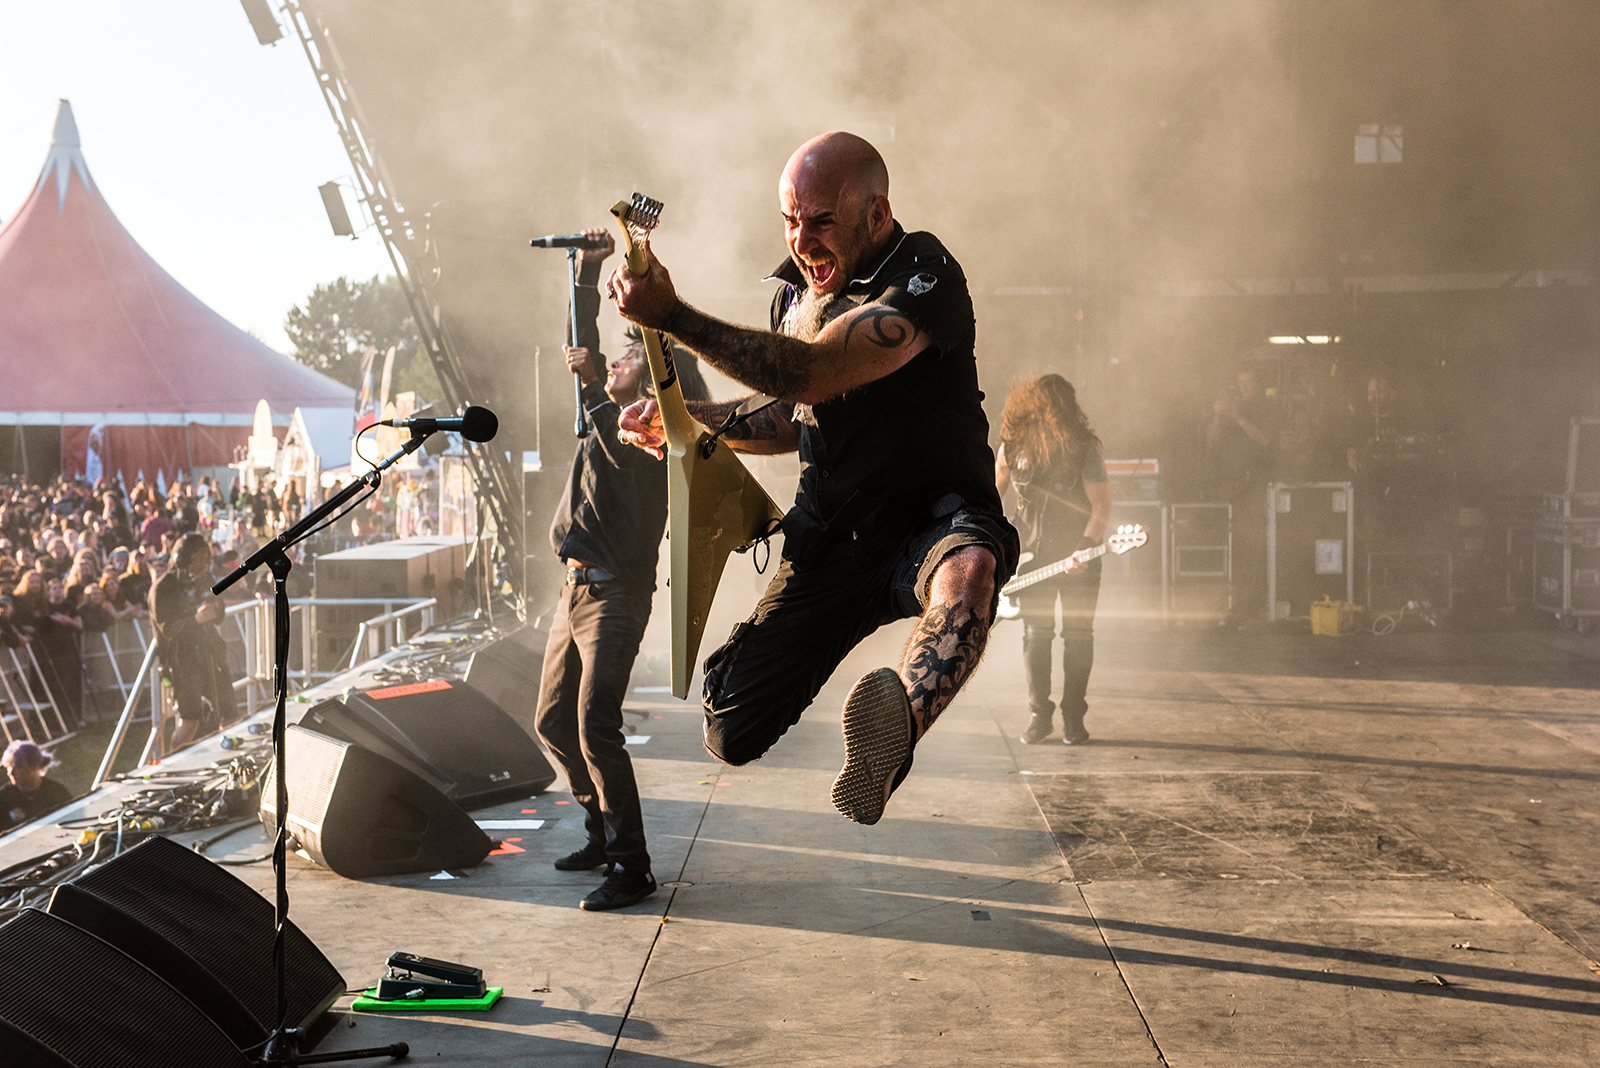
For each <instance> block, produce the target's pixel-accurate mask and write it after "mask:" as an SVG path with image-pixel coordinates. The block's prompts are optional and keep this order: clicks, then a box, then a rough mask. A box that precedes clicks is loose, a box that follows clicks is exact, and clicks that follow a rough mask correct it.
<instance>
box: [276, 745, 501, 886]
mask: <svg viewBox="0 0 1600 1068" xmlns="http://www.w3.org/2000/svg"><path fill="white" fill-rule="evenodd" d="M284 762H285V767H286V768H287V778H288V784H289V813H288V819H287V824H288V828H289V833H290V834H292V835H293V836H294V837H295V838H297V839H298V840H299V841H300V844H301V847H302V848H303V849H304V850H305V851H306V853H307V854H308V855H309V856H310V857H311V859H312V860H313V861H314V862H315V863H317V864H318V865H320V866H322V867H324V868H327V869H329V870H330V871H333V872H336V873H338V874H339V875H343V876H344V877H345V878H347V879H361V878H366V877H369V876H376V875H403V874H406V873H408V872H418V871H438V870H440V869H441V868H470V867H472V866H473V865H475V864H478V863H481V862H482V861H483V858H484V857H487V856H488V855H489V850H490V849H492V848H494V843H493V842H491V841H490V840H489V836H488V835H486V834H484V833H483V831H482V830H481V829H480V828H479V827H478V825H477V824H476V823H473V822H472V817H471V816H468V815H467V814H466V813H465V812H463V811H462V810H461V807H460V806H459V805H457V804H456V803H455V802H454V801H451V800H450V799H449V798H448V797H445V796H444V794H442V793H440V792H439V791H438V790H437V789H435V788H434V787H433V786H431V785H430V784H429V783H428V782H426V781H425V780H423V779H422V778H420V777H419V776H417V775H415V774H413V773H412V772H411V771H409V770H407V769H406V768H404V767H401V766H400V765H399V764H397V763H395V762H394V761H393V760H390V759H388V758H387V757H383V756H380V755H378V754H377V753H373V752H370V751H368V750H366V749H364V748H362V747H361V746H359V745H354V744H352V743H350V742H347V741H344V740H343V739H339V738H332V737H329V736H328V735H325V734H319V733H318V732H316V731H314V730H311V729H309V728H307V727H304V726H302V725H300V724H294V725H292V726H290V727H289V729H288V731H287V734H286V737H285V741H284ZM261 824H262V826H263V827H265V828H266V829H267V834H268V835H269V836H271V835H272V834H274V833H276V827H277V786H276V774H275V769H274V771H271V772H269V773H268V775H267V776H266V777H265V779H264V780H263V781H262V784H261Z"/></svg>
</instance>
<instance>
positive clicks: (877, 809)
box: [833, 668, 915, 825]
mask: <svg viewBox="0 0 1600 1068" xmlns="http://www.w3.org/2000/svg"><path fill="white" fill-rule="evenodd" d="M843 726H844V768H843V770H841V771H840V772H839V777H838V778H836V779H834V780H833V807H834V808H836V809H838V810H839V811H840V812H841V813H842V814H843V815H845V816H847V817H849V818H850V819H853V820H855V821H856V822H857V823H865V824H868V825H871V824H874V823H877V822H878V821H879V820H880V819H882V818H883V809H884V806H885V805H887V804H888V803H889V795H890V794H892V793H894V790H895V787H897V786H899V785H900V783H901V781H902V780H904V779H905V773H906V772H907V771H909V770H910V760H911V747H912V745H913V744H914V742H915V734H914V729H913V728H912V726H911V702H910V701H909V700H908V699H907V697H906V687H905V684H904V683H903V682H901V681H900V676H899V675H898V674H897V673H896V672H895V671H893V670H892V669H890V668H879V669H878V670H876V671H873V672H869V673H868V674H866V675H863V676H862V677H861V678H860V680H859V681H857V682H856V684H855V686H854V687H852V688H851V690H850V696H849V697H847V698H845V702H844V724H843Z"/></svg>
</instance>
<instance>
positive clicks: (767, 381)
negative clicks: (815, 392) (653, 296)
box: [663, 300, 812, 423]
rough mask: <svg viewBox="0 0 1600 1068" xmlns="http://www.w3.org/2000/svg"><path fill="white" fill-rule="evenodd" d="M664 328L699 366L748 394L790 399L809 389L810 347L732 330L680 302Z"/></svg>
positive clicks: (759, 333) (762, 332)
mask: <svg viewBox="0 0 1600 1068" xmlns="http://www.w3.org/2000/svg"><path fill="white" fill-rule="evenodd" d="M663 326H665V327H666V328H667V332H668V333H670V334H671V335H672V336H673V338H674V339H676V340H678V341H681V342H683V344H685V345H687V346H689V348H691V349H692V350H694V352H695V354H696V355H698V356H699V357H700V358H701V359H702V360H705V361H706V362H707V363H709V364H710V365H711V366H712V367H715V368H716V369H717V370H719V371H721V372H722V373H723V374H725V375H728V376H729V377H730V378H733V379H734V380H735V381H738V382H742V383H744V384H745V385H747V386H749V387H750V388H751V389H754V390H758V391H760V392H762V393H768V394H771V395H772V396H774V397H793V396H795V395H796V394H798V393H803V392H805V389H806V387H807V386H808V385H810V383H811V368H810V364H811V362H812V361H811V353H810V352H809V351H808V350H809V349H810V346H809V345H808V344H806V343H805V342H804V341H796V340H795V339H793V338H788V337H784V336H783V335H782V334H772V333H768V332H767V331H765V330H750V329H748V328H746V327H742V326H734V325H733V324H732V323H725V322H723V321H722V320H721V319H714V318H712V317H711V316H709V315H706V314H705V313H704V312H701V311H697V310H695V309H694V308H691V307H690V306H689V305H687V304H685V303H684V302H683V301H681V300H680V301H679V302H678V304H677V306H676V307H674V308H673V310H672V314H671V315H669V316H668V317H667V321H666V322H665V323H664V324H663ZM724 417H726V416H724ZM718 422H719V423H720V422H721V420H718Z"/></svg>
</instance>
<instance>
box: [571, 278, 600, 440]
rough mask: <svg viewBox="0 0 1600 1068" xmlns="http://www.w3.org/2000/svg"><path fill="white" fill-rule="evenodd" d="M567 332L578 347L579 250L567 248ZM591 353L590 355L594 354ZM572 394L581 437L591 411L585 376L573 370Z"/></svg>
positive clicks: (585, 432)
mask: <svg viewBox="0 0 1600 1068" xmlns="http://www.w3.org/2000/svg"><path fill="white" fill-rule="evenodd" d="M567 334H568V336H569V337H570V338H571V341H569V342H568V344H570V345H571V346H572V347H573V348H577V347H578V250H577V249H575V248H572V247H571V246H568V248H567ZM594 355H595V354H594V353H590V356H591V357H592V356H594ZM572 395H573V398H574V399H575V400H576V401H577V404H578V417H577V421H576V422H575V423H574V424H573V427H572V432H573V433H574V434H576V435H578V437H580V438H586V437H588V436H589V413H588V412H586V411H584V408H583V376H582V375H580V374H579V373H578V372H576V371H574V372H572Z"/></svg>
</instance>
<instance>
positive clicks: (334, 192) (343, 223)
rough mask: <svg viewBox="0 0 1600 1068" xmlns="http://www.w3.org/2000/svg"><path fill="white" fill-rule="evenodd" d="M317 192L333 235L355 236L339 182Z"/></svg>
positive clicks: (324, 186) (331, 183)
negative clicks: (320, 196) (326, 212)
mask: <svg viewBox="0 0 1600 1068" xmlns="http://www.w3.org/2000/svg"><path fill="white" fill-rule="evenodd" d="M262 2H263V3H265V2H266V0H262ZM317 192H319V193H321V194H322V206H323V207H324V208H326V209H327V210H328V222H329V224H331V225H332V226H333V233H334V236H336V237H354V236H356V231H355V227H353V226H351V225H350V213H349V212H348V211H346V210H345V207H344V194H342V193H340V192H339V183H338V182H324V183H323V184H322V185H319V186H317Z"/></svg>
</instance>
